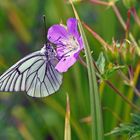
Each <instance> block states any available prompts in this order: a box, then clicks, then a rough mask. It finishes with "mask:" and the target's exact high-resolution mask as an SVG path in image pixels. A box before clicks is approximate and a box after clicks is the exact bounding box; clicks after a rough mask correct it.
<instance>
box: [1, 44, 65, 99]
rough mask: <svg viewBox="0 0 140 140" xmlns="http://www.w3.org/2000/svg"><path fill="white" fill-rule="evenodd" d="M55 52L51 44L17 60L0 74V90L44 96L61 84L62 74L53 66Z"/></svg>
mask: <svg viewBox="0 0 140 140" xmlns="http://www.w3.org/2000/svg"><path fill="white" fill-rule="evenodd" d="M57 63H58V59H57V57H56V52H55V50H54V48H53V46H52V45H51V44H45V45H44V47H43V48H42V49H41V50H40V51H36V52H34V53H31V54H29V55H27V56H26V57H24V58H23V59H21V60H20V61H18V62H17V63H16V64H15V65H13V66H12V67H11V68H9V69H8V70H7V71H6V72H5V73H4V74H2V75H1V76H0V91H9V92H12V91H26V92H27V94H28V95H30V96H32V97H46V96H48V95H51V94H53V93H54V92H56V91H57V90H58V89H59V88H60V85H61V84H62V74H61V73H59V72H58V71H57V70H56V69H55V66H56V64H57Z"/></svg>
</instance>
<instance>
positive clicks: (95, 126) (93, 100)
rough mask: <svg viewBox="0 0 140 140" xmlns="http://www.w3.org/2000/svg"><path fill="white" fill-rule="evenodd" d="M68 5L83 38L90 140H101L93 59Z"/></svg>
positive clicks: (100, 114)
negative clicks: (88, 99) (87, 82)
mask: <svg viewBox="0 0 140 140" xmlns="http://www.w3.org/2000/svg"><path fill="white" fill-rule="evenodd" d="M70 3H71V5H72V8H73V11H74V14H75V17H76V18H77V19H78V20H79V29H80V33H81V35H82V37H83V41H84V44H85V54H86V62H87V68H88V77H89V89H90V104H91V118H92V123H91V125H92V140H103V139H104V132H103V120H102V112H101V102H100V95H99V92H98V86H97V80H96V75H95V70H94V67H93V62H92V60H93V59H92V56H91V53H90V48H89V45H88V41H87V39H86V35H85V33H84V29H83V27H82V24H81V22H80V18H79V16H78V14H77V11H76V9H75V7H74V5H73V3H72V1H71V0H70Z"/></svg>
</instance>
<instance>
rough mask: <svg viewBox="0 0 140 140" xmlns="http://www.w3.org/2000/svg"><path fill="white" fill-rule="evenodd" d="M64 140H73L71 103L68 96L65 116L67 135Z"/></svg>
mask: <svg viewBox="0 0 140 140" xmlns="http://www.w3.org/2000/svg"><path fill="white" fill-rule="evenodd" d="M64 140H71V127H70V103H69V96H68V95H67V106H66V115H65V134H64Z"/></svg>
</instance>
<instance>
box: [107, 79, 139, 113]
mask: <svg viewBox="0 0 140 140" xmlns="http://www.w3.org/2000/svg"><path fill="white" fill-rule="evenodd" d="M105 82H106V83H107V85H108V86H110V87H111V88H112V89H113V90H114V91H115V92H116V93H117V94H118V95H119V96H120V97H122V99H123V100H125V101H126V102H127V103H128V104H129V105H130V106H131V107H133V108H134V109H136V110H138V111H140V108H138V107H137V106H136V105H135V104H133V103H132V102H131V101H129V99H127V98H126V97H125V96H124V95H123V94H122V93H120V91H119V90H118V89H117V88H116V87H115V86H114V85H113V84H112V83H111V82H110V81H108V80H105Z"/></svg>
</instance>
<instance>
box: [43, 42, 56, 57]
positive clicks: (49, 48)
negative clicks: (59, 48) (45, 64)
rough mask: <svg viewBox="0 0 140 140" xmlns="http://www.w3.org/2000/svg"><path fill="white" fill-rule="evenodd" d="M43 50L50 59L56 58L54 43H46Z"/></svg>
mask: <svg viewBox="0 0 140 140" xmlns="http://www.w3.org/2000/svg"><path fill="white" fill-rule="evenodd" d="M41 52H42V53H43V54H45V56H46V57H47V58H48V59H54V58H56V51H55V49H54V48H53V46H52V44H50V43H48V44H44V47H43V48H42V49H41Z"/></svg>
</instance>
